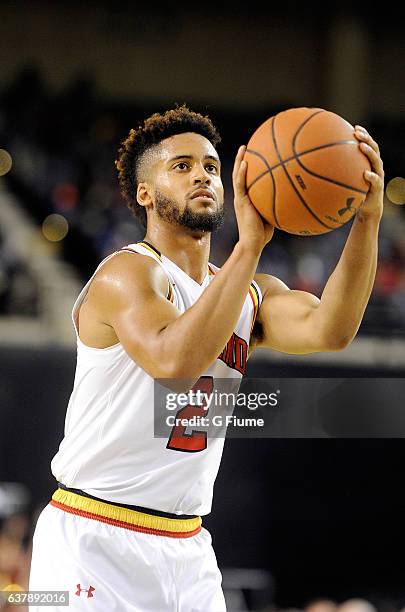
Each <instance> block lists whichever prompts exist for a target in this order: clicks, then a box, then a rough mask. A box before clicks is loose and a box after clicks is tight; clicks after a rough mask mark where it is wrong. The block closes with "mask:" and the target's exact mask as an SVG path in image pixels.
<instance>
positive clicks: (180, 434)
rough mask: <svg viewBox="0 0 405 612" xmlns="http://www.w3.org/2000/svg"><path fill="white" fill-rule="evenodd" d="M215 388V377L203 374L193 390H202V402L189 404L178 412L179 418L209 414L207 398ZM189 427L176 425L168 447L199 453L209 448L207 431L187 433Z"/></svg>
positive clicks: (177, 417) (177, 416)
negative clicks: (195, 404) (197, 404)
mask: <svg viewBox="0 0 405 612" xmlns="http://www.w3.org/2000/svg"><path fill="white" fill-rule="evenodd" d="M213 389H214V379H213V377H212V376H201V378H199V379H198V380H197V382H196V383H195V384H194V386H193V388H192V389H191V390H192V391H194V392H195V391H198V390H200V391H201V392H202V393H204V394H206V395H204V399H203V400H202V404H201V405H200V406H193V405H192V404H188V406H184V408H180V410H178V411H177V413H176V417H175V419H176V422H178V421H177V419H187V420H188V419H191V418H192V417H204V416H207V414H208V410H206V408H205V406H206V405H207V402H206V400H205V398H206V396H207V395H211V393H212V391H213ZM186 430H187V427H186V426H184V425H174V426H173V429H172V431H171V433H170V437H169V441H168V443H167V446H166V448H169V449H171V450H177V451H183V452H185V453H198V452H199V451H202V450H205V449H206V448H207V432H206V431H197V430H192V431H191V433H189V434H188V433H186Z"/></svg>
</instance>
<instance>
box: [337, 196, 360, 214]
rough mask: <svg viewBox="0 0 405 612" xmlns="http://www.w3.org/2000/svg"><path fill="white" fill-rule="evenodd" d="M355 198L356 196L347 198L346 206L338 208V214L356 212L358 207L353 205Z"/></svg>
mask: <svg viewBox="0 0 405 612" xmlns="http://www.w3.org/2000/svg"><path fill="white" fill-rule="evenodd" d="M355 199H356V198H347V200H346V206H345V208H341V209H340V210H338V215H339V216H340V217H341V216H342V215H344V214H345V213H346V212H352V213H355V212H356V208H354V207H353V206H352V204H353V202H354V200H355Z"/></svg>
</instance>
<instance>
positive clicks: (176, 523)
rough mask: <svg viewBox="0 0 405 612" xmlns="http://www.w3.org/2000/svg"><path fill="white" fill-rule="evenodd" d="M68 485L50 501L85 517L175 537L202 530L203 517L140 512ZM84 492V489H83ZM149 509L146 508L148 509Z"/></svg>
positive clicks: (189, 534)
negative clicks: (169, 515) (96, 497)
mask: <svg viewBox="0 0 405 612" xmlns="http://www.w3.org/2000/svg"><path fill="white" fill-rule="evenodd" d="M77 491H78V490H77V489H76V490H75V491H74V492H73V491H72V490H68V489H67V488H60V487H59V488H58V489H57V490H56V491H55V493H54V494H53V495H52V499H51V501H50V504H51V505H52V506H55V507H56V508H59V509H60V510H64V511H65V512H70V513H71V514H76V515H78V516H83V517H85V518H90V519H94V520H97V521H100V522H102V523H108V524H109V525H115V526H117V527H122V528H124V529H130V530H132V531H139V532H142V533H149V534H153V535H160V536H168V537H172V538H190V537H192V536H194V535H197V533H199V532H200V531H201V523H202V520H201V517H200V516H195V517H193V518H177V517H176V518H168V517H167V514H166V513H162V515H159V514H158V513H157V511H155V510H152V512H153V514H148V513H147V512H139V511H138V510H133V509H130V508H128V507H125V506H120V505H117V504H112V503H109V502H106V501H102V500H100V499H95V498H94V497H88V496H87V495H86V494H80V493H78V492H77ZM83 493H84V492H83ZM145 510H146V509H145Z"/></svg>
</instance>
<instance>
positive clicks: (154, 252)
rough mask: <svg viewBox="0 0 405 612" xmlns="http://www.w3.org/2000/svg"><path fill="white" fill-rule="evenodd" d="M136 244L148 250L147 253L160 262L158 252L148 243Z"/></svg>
mask: <svg viewBox="0 0 405 612" xmlns="http://www.w3.org/2000/svg"><path fill="white" fill-rule="evenodd" d="M137 244H139V245H141V246H143V247H144V248H145V249H148V251H150V252H151V253H153V254H154V255H156V257H158V258H159V260H160V261H162V256H161V254H160V253H159V251H158V250H157V249H155V247H153V246H152V245H151V244H149V243H148V242H143V241H142V242H138V243H137Z"/></svg>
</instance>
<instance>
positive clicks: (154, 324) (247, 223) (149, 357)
mask: <svg viewBox="0 0 405 612" xmlns="http://www.w3.org/2000/svg"><path fill="white" fill-rule="evenodd" d="M243 154H244V148H243V147H241V148H240V150H239V153H238V155H237V157H236V160H235V167H234V172H233V180H234V189H235V212H236V217H237V221H238V226H239V241H238V243H237V244H236V245H235V248H234V249H233V251H232V253H231V255H230V257H229V258H228V260H227V261H226V262H225V264H224V265H223V266H222V268H221V270H220V271H219V272H217V274H216V275H215V278H214V279H213V280H212V281H211V282H210V284H209V286H208V287H207V289H206V290H205V291H204V292H203V294H202V295H201V297H200V298H199V299H198V300H197V301H196V303H195V304H193V306H192V307H191V308H189V309H188V310H187V311H186V312H184V313H180V312H179V311H178V309H177V308H176V307H175V306H174V305H173V304H171V303H170V302H169V301H168V300H167V299H166V295H167V290H168V281H167V277H166V275H165V273H164V271H163V270H162V269H161V267H160V266H159V264H158V263H157V262H155V261H153V260H152V259H151V258H147V257H142V256H140V255H134V254H129V253H122V254H120V255H116V256H115V257H113V258H112V259H111V260H110V261H109V262H107V263H106V264H105V265H104V266H103V267H102V268H101V270H100V273H99V274H98V275H97V276H98V278H97V280H96V278H95V279H94V281H93V284H94V283H95V290H96V291H97V292H98V293H97V296H95V299H96V300H97V304H100V305H101V306H100V309H101V314H102V322H103V323H105V324H106V325H110V326H111V327H112V328H113V329H114V331H115V333H116V335H117V337H118V339H119V341H120V342H121V344H122V345H123V346H124V348H125V350H126V352H127V353H128V355H129V356H130V357H131V358H132V359H133V360H134V361H136V363H137V364H139V365H140V366H141V367H142V368H143V369H144V370H146V372H148V373H149V374H150V375H151V376H152V377H154V378H177V379H185V380H197V379H198V378H199V377H200V376H201V374H203V372H204V371H205V370H206V369H207V368H208V367H209V366H210V365H211V364H212V363H213V362H214V361H215V359H216V358H217V357H218V355H219V354H220V353H221V352H222V350H223V348H224V346H225V345H226V343H227V342H228V340H229V338H230V337H231V335H232V332H233V330H234V328H235V326H236V323H237V321H238V319H239V316H240V313H241V311H242V307H243V303H244V300H245V298H246V295H247V294H248V291H249V287H250V283H251V281H252V280H253V276H254V274H255V271H256V267H257V264H258V261H259V257H260V254H261V251H262V249H263V247H264V245H265V244H266V243H267V242H268V241H269V240H270V239H271V236H272V234H273V228H272V227H271V226H269V225H268V224H267V223H266V222H265V221H264V220H262V218H261V217H260V215H259V214H258V213H257V211H256V210H255V209H254V207H253V205H252V203H251V202H250V200H249V198H248V197H247V194H246V188H245V183H246V162H244V161H242V159H243Z"/></svg>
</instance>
